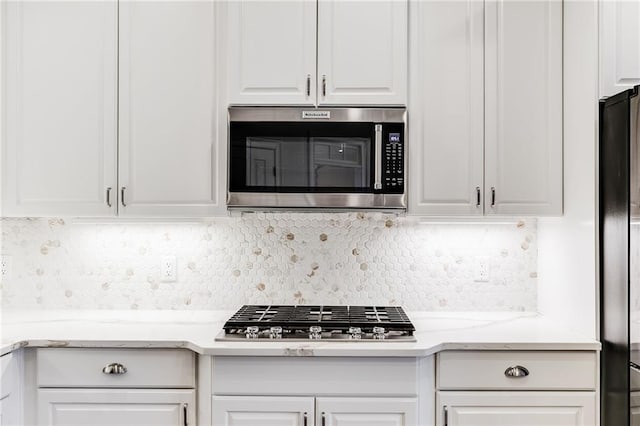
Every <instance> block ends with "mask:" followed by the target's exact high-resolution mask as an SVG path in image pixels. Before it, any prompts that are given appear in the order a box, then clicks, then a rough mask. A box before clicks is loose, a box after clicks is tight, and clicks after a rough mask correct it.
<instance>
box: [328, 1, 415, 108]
mask: <svg viewBox="0 0 640 426" xmlns="http://www.w3.org/2000/svg"><path fill="white" fill-rule="evenodd" d="M407 36H408V16H407V2H406V1H398V0H384V1H355V0H347V1H345V0H319V1H318V91H319V96H318V104H320V105H368V104H384V105H403V104H405V103H406V92H407Z"/></svg>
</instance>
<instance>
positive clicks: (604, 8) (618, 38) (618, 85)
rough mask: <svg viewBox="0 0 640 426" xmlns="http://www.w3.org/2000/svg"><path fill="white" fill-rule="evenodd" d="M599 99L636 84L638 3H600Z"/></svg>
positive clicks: (639, 30) (638, 78) (639, 43)
mask: <svg viewBox="0 0 640 426" xmlns="http://www.w3.org/2000/svg"><path fill="white" fill-rule="evenodd" d="M599 4H600V96H612V95H615V94H616V93H620V92H622V91H623V90H626V89H630V88H632V87H633V86H635V85H637V84H640V2H638V1H601V2H599Z"/></svg>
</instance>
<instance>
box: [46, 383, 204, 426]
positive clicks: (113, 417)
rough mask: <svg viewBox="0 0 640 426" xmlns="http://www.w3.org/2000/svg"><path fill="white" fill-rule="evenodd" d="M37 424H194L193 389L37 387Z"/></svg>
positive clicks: (160, 425) (145, 425)
mask: <svg viewBox="0 0 640 426" xmlns="http://www.w3.org/2000/svg"><path fill="white" fill-rule="evenodd" d="M185 416H186V418H185ZM38 424H39V425H41V426H63V425H64V426H86V425H92V426H113V425H119V426H181V425H186V424H189V425H192V424H195V391H194V390H193V389H189V390H175V389H167V390H165V389H162V390H160V389H157V390H155V389H148V390H139V389H39V390H38Z"/></svg>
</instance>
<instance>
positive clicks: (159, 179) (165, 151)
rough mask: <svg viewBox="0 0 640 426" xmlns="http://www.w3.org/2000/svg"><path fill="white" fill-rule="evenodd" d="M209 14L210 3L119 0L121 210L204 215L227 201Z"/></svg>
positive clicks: (126, 213)
mask: <svg viewBox="0 0 640 426" xmlns="http://www.w3.org/2000/svg"><path fill="white" fill-rule="evenodd" d="M214 19H215V17H214V3H213V2H196V1H184V2H183V1H180V2H122V3H120V111H119V112H120V129H119V131H120V167H119V174H120V176H119V182H120V191H119V195H121V196H122V198H121V199H120V207H119V211H120V214H121V215H122V216H164V217H171V216H181V217H189V216H207V215H211V214H213V213H215V212H216V211H217V209H223V208H225V207H226V205H225V199H224V194H220V191H219V186H218V183H219V182H218V179H219V176H220V173H221V172H222V171H221V170H220V169H219V167H218V165H219V164H222V162H221V161H219V158H220V154H219V152H220V150H221V149H222V148H223V146H224V145H226V141H223V142H221V143H219V141H217V140H216V136H215V130H216V108H215V99H216V94H215V92H214V87H215V68H214V62H215V57H214V55H215V49H214V48H215V43H214ZM225 161H226V160H225Z"/></svg>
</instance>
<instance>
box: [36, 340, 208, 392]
mask: <svg viewBox="0 0 640 426" xmlns="http://www.w3.org/2000/svg"><path fill="white" fill-rule="evenodd" d="M37 354H38V355H37V366H38V367H37V372H38V376H37V377H38V386H39V387H65V388H70V387H96V388H112V387H113V388H127V387H136V388H193V387H194V385H195V364H194V363H195V360H194V355H193V353H192V352H191V351H188V350H182V349H72V348H55V349H54V348H42V349H38V352H37ZM114 363H118V364H120V365H122V366H123V367H124V368H125V369H126V372H124V373H122V374H106V373H104V372H103V369H104V368H105V367H106V366H107V365H109V364H114Z"/></svg>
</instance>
